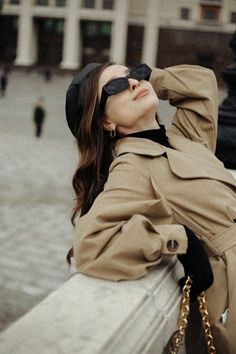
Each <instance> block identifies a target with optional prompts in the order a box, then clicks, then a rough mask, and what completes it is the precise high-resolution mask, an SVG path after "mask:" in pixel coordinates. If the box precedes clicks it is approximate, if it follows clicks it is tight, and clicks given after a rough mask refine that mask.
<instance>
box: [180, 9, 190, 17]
mask: <svg viewBox="0 0 236 354" xmlns="http://www.w3.org/2000/svg"><path fill="white" fill-rule="evenodd" d="M189 14H190V11H189V9H188V8H187V7H181V9H180V18H181V20H189Z"/></svg>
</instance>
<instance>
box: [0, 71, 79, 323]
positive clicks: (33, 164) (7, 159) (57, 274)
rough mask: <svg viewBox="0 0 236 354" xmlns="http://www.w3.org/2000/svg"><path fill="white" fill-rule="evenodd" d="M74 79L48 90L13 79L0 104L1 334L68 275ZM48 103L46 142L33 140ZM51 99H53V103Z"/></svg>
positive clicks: (29, 79) (30, 80) (33, 80)
mask: <svg viewBox="0 0 236 354" xmlns="http://www.w3.org/2000/svg"><path fill="white" fill-rule="evenodd" d="M69 80H70V77H69V76H68V77H57V78H54V79H53V81H52V82H49V83H45V82H44V81H43V79H42V78H41V77H40V76H39V75H37V74H34V73H33V74H25V75H24V74H23V73H17V72H16V73H12V76H11V77H10V81H9V90H8V92H7V96H6V97H4V98H1V99H0V160H1V168H0V199H1V203H0V225H1V227H0V245H1V247H0V269H1V271H0V329H3V328H4V327H6V326H7V325H9V324H10V323H11V322H12V321H14V320H15V319H16V318H18V317H19V316H21V315H22V314H24V313H25V312H26V311H28V310H29V309H30V308H31V307H32V306H34V305H35V304H36V303H38V302H39V301H40V300H41V299H43V298H44V297H45V296H46V295H47V294H48V293H49V292H51V291H52V290H54V289H56V288H57V287H58V286H59V285H61V284H62V283H63V282H64V281H65V280H66V279H67V278H68V277H69V276H70V274H71V272H72V271H73V268H72V270H71V271H68V267H67V265H66V262H65V255H66V252H67V250H68V248H69V247H70V245H71V241H72V230H73V229H72V226H71V224H70V213H71V208H72V207H73V192H72V187H71V178H72V175H73V171H74V168H75V161H76V153H75V147H74V142H73V139H72V138H71V136H70V134H69V132H68V133H67V131H68V129H67V127H66V124H65V119H64V94H65V89H66V87H67V84H68V82H69ZM39 95H43V96H44V97H45V98H46V105H47V118H46V123H45V128H44V132H43V136H42V137H41V138H40V139H36V138H35V137H34V136H33V125H32V117H31V115H32V107H33V104H34V102H35V100H36V99H37V97H38V96H39ZM49 97H50V99H49Z"/></svg>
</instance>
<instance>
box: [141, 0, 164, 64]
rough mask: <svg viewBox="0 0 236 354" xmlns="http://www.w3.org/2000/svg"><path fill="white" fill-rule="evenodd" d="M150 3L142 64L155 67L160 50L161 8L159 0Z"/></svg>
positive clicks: (152, 0)
mask: <svg viewBox="0 0 236 354" xmlns="http://www.w3.org/2000/svg"><path fill="white" fill-rule="evenodd" d="M148 3H149V7H148V9H147V17H146V24H145V29H144V41H143V56H142V62H144V63H147V64H148V65H150V66H155V65H156V57H157V48H158V36H159V15H160V6H159V1H158V0H149V2H148Z"/></svg>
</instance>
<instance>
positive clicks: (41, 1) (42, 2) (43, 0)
mask: <svg viewBox="0 0 236 354" xmlns="http://www.w3.org/2000/svg"><path fill="white" fill-rule="evenodd" d="M34 4H35V5H38V6H47V5H48V0H35V1H34Z"/></svg>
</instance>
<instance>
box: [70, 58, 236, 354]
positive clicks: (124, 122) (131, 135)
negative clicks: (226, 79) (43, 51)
mask: <svg viewBox="0 0 236 354" xmlns="http://www.w3.org/2000/svg"><path fill="white" fill-rule="evenodd" d="M158 98H160V99H165V100H169V102H170V104H171V105H173V106H175V107H176V108H177V109H176V113H175V115H174V117H173V120H172V125H171V127H170V129H169V130H168V132H167V133H166V131H165V128H164V127H163V126H162V125H159V122H158V120H157V116H156V112H157V109H158V104H159V101H158ZM217 104H218V99H217V84H216V80H215V76H214V74H213V72H212V71H211V70H208V69H206V68H202V67H199V66H190V65H179V66H174V67H170V68H166V69H164V70H161V69H151V68H149V67H148V66H147V65H146V64H141V65H140V66H138V67H136V68H134V69H132V70H130V69H129V68H127V67H125V66H123V65H117V64H112V63H107V64H104V65H101V64H96V63H92V64H89V65H87V66H86V67H85V68H84V69H83V70H82V71H81V72H80V73H79V75H78V76H77V77H76V78H75V79H74V80H73V81H72V83H71V85H70V87H69V89H68V91H67V99H66V115H67V121H68V125H69V127H70V129H71V131H72V133H73V135H74V136H75V137H76V139H77V143H78V149H79V153H80V164H79V167H78V169H77V171H76V173H75V175H74V179H73V186H74V189H75V192H76V195H77V204H76V207H75V211H74V215H73V217H72V220H73V222H74V223H75V240H74V245H73V253H74V256H75V261H76V266H77V269H78V271H79V272H81V273H84V274H87V275H90V276H94V277H99V278H104V279H110V280H123V279H137V278H140V277H142V276H144V275H145V274H147V273H148V272H149V271H150V270H152V269H153V268H154V267H156V265H157V264H158V263H160V262H161V259H162V255H177V256H178V259H179V261H180V262H181V263H182V265H183V267H184V271H185V276H187V275H191V277H192V279H193V285H192V290H191V301H192V302H194V301H195V300H196V297H197V296H198V295H199V294H200V293H201V292H202V291H203V290H206V289H208V290H207V292H206V293H207V303H208V310H209V313H210V320H211V324H212V330H213V334H214V335H215V344H216V347H217V350H218V353H223V352H224V353H230V354H233V353H236V339H235V336H234V331H235V328H236V314H235V311H234V306H235V304H234V300H236V281H235V277H234V275H233V274H234V273H233V272H234V269H236V224H235V221H236V194H235V191H236V183H235V180H234V178H233V177H232V176H231V174H230V173H228V171H227V170H225V169H224V166H223V164H222V163H221V162H220V161H219V160H217V159H216V157H215V156H214V151H215V146H216V135H217ZM79 212H81V214H80V217H79V215H78V214H79ZM196 235H197V236H196ZM208 257H209V258H208ZM209 260H210V262H209ZM212 270H213V274H212ZM213 275H214V277H213ZM213 278H214V282H213ZM184 280H185V278H184V279H181V280H180V285H182V284H183V282H184ZM226 311H228V316H227V321H226V323H225V320H224V319H225V316H223V317H222V315H225V314H226ZM197 339H198V338H197ZM201 345H202V344H201ZM194 350H196V353H203V352H204V350H203V349H202V348H201V349H199V347H197V344H196V343H193V342H191V349H190V352H191V353H194Z"/></svg>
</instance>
